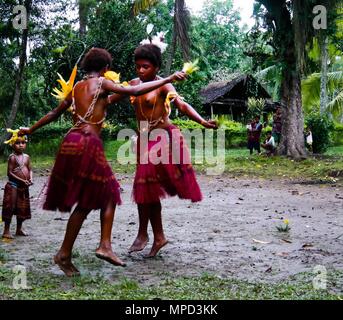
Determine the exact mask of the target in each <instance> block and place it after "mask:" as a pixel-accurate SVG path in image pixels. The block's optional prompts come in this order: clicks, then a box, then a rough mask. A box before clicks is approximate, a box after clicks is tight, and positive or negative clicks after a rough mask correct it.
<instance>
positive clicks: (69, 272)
mask: <svg viewBox="0 0 343 320" xmlns="http://www.w3.org/2000/svg"><path fill="white" fill-rule="evenodd" d="M54 262H55V263H56V264H57V265H58V266H59V267H60V269H61V270H62V271H63V272H64V273H65V275H66V276H67V277H73V276H77V275H79V274H80V272H79V270H77V269H76V267H75V266H74V265H73V264H72V263H71V261H70V260H69V259H63V258H61V257H60V255H59V254H56V255H55V256H54Z"/></svg>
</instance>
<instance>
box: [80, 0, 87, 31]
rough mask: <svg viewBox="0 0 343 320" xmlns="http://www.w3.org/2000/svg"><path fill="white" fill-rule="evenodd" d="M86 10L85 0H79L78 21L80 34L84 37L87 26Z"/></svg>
mask: <svg viewBox="0 0 343 320" xmlns="http://www.w3.org/2000/svg"><path fill="white" fill-rule="evenodd" d="M87 11H88V3H87V1H85V0H79V23H80V30H79V31H80V36H81V37H84V36H85V35H86V28H87Z"/></svg>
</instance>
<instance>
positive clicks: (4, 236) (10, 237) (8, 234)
mask: <svg viewBox="0 0 343 320" xmlns="http://www.w3.org/2000/svg"><path fill="white" fill-rule="evenodd" d="M1 238H2V239H9V240H13V239H14V237H13V236H12V235H11V234H10V233H4V234H3V235H2V236H1Z"/></svg>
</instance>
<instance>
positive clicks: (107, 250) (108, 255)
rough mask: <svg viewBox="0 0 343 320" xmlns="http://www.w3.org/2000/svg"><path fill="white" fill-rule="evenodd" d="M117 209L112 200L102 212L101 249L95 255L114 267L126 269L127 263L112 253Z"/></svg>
mask: <svg viewBox="0 0 343 320" xmlns="http://www.w3.org/2000/svg"><path fill="white" fill-rule="evenodd" d="M115 208H116V207H115V205H114V203H113V201H112V200H111V201H109V203H108V205H107V207H106V209H104V210H101V212H100V220H101V238H100V245H99V248H98V249H97V250H96V252H95V254H96V256H97V257H98V258H100V259H103V260H106V261H107V262H109V263H111V264H113V265H116V266H123V267H124V266H125V263H124V262H123V261H122V260H120V259H119V258H118V257H117V256H116V255H115V254H114V252H113V251H112V244H111V237H112V226H113V220H114V212H115Z"/></svg>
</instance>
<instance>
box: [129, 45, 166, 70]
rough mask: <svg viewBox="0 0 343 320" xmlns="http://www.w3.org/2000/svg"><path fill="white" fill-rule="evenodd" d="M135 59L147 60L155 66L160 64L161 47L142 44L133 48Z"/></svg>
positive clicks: (159, 66)
mask: <svg viewBox="0 0 343 320" xmlns="http://www.w3.org/2000/svg"><path fill="white" fill-rule="evenodd" d="M134 55H135V61H137V60H139V59H145V60H149V61H150V62H151V63H152V64H153V65H154V66H155V67H158V68H161V66H162V52H161V49H160V48H159V47H157V46H155V45H154V44H143V45H141V46H139V47H138V48H137V49H136V50H135V53H134Z"/></svg>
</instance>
